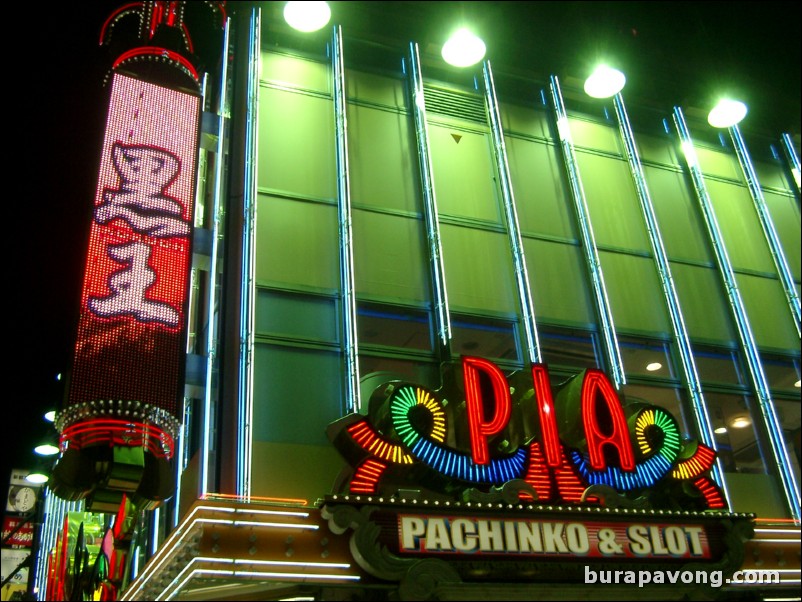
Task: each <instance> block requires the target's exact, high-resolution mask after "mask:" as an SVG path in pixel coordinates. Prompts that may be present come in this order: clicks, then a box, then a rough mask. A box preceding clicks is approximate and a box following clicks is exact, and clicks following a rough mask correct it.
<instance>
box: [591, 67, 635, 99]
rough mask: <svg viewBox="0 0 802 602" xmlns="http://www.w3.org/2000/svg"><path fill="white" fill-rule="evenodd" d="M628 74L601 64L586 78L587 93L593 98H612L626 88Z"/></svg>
mask: <svg viewBox="0 0 802 602" xmlns="http://www.w3.org/2000/svg"><path fill="white" fill-rule="evenodd" d="M626 83H627V78H626V76H625V75H624V74H623V73H621V72H620V71H619V70H618V69H613V68H612V67H608V66H607V65H599V66H598V67H596V69H594V71H593V73H591V74H590V76H589V77H588V78H587V79H586V80H585V94H587V95H588V96H591V97H593V98H610V97H611V96H615V95H616V94H618V93H619V92H620V91H621V90H623V89H624V84H626Z"/></svg>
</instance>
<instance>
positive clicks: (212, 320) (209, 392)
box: [175, 19, 231, 524]
mask: <svg viewBox="0 0 802 602" xmlns="http://www.w3.org/2000/svg"><path fill="white" fill-rule="evenodd" d="M230 32H231V20H230V19H226V26H225V31H224V32H223V59H222V67H223V68H222V69H221V74H220V81H219V83H218V86H219V101H218V103H219V104H218V107H217V148H216V149H215V152H216V157H215V174H214V198H213V208H212V212H213V220H212V224H211V230H212V232H211V236H212V249H211V251H210V254H211V256H210V257H209V291H208V294H209V298H208V300H207V303H206V307H207V315H206V350H205V351H206V382H205V383H204V396H203V417H202V419H203V428H202V431H201V445H200V450H199V454H200V457H199V460H200V477H199V479H198V494H199V495H200V496H201V497H202V496H204V495H206V494H207V493H208V492H209V462H210V461H211V459H212V457H213V454H214V451H215V450H214V448H213V447H212V441H213V439H212V432H213V431H214V430H215V429H216V427H217V421H216V418H214V417H213V407H212V405H213V398H214V378H213V377H214V374H215V365H216V363H217V325H218V319H217V317H218V308H219V303H218V301H219V298H218V297H219V296H218V294H217V272H218V259H219V258H218V255H219V252H220V250H219V243H218V241H219V239H220V227H221V221H222V219H223V210H222V208H221V205H222V199H223V163H224V161H223V157H224V156H225V155H224V152H225V151H224V149H225V146H226V132H227V128H226V124H227V123H228V115H229V106H228V95H227V92H228V58H227V57H228V44H229V36H230ZM177 513H178V504H176V519H175V520H176V524H177V521H178V518H179V517H178V515H177Z"/></svg>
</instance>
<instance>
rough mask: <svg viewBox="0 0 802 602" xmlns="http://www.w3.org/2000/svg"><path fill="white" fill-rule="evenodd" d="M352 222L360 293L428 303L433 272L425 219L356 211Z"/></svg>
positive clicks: (355, 265)
mask: <svg viewBox="0 0 802 602" xmlns="http://www.w3.org/2000/svg"><path fill="white" fill-rule="evenodd" d="M352 223H353V233H354V272H355V284H356V291H357V294H359V295H369V296H377V297H381V298H392V299H396V300H401V301H428V300H429V298H430V293H429V272H430V270H429V264H428V259H427V249H426V241H425V234H424V224H423V222H422V220H420V219H412V218H408V217H401V216H398V215H388V214H386V213H375V212H372V211H362V210H358V209H357V210H354V214H353V221H352Z"/></svg>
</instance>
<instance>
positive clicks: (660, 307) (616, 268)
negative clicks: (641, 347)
mask: <svg viewBox="0 0 802 602" xmlns="http://www.w3.org/2000/svg"><path fill="white" fill-rule="evenodd" d="M599 258H600V260H601V265H602V270H603V271H604V282H605V288H606V289H607V295H608V298H609V300H610V309H611V310H612V312H613V321H614V322H615V327H616V330H630V331H636V332H644V333H653V334H660V335H664V334H668V333H670V332H671V326H670V323H669V320H668V311H667V309H666V302H665V297H664V296H663V292H662V288H661V286H660V279H659V278H658V276H657V269H656V268H655V265H654V260H653V259H652V258H650V257H638V256H635V255H626V254H623V253H606V252H604V251H602V252H600V253H599Z"/></svg>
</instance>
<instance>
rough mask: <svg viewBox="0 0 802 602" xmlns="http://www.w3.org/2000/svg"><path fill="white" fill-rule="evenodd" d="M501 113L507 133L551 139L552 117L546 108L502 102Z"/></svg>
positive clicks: (502, 124)
mask: <svg viewBox="0 0 802 602" xmlns="http://www.w3.org/2000/svg"><path fill="white" fill-rule="evenodd" d="M499 109H500V110H499V112H500V113H501V127H502V128H503V129H504V133H505V135H506V134H513V135H514V134H522V135H524V136H533V137H535V138H544V139H547V140H548V139H551V137H552V136H551V127H550V122H551V117H550V116H549V114H548V112H547V111H546V110H545V109H544V110H540V111H538V110H535V109H532V108H530V107H522V106H520V105H514V104H504V103H502V104H501V105H500V107H499Z"/></svg>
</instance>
